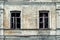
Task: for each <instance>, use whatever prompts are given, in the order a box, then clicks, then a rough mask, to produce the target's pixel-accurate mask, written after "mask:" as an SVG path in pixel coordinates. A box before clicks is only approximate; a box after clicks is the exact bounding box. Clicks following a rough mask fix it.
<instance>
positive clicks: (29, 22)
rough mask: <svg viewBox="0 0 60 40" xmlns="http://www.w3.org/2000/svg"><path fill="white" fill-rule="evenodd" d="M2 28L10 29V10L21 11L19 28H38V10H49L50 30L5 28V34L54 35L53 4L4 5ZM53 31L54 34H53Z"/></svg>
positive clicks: (54, 17) (54, 16)
mask: <svg viewBox="0 0 60 40" xmlns="http://www.w3.org/2000/svg"><path fill="white" fill-rule="evenodd" d="M4 9H5V14H4V17H5V19H4V28H5V29H10V15H11V13H10V11H12V10H19V11H21V29H39V10H49V28H50V29H52V30H31V31H30V30H25V31H23V30H21V32H17V31H20V30H13V32H12V30H5V35H18V34H20V35H37V34H38V35H43V34H44V35H54V34H55V31H53V30H54V29H56V20H55V19H56V14H55V6H54V5H47V4H44V5H38V6H36V5H5V7H4ZM53 33H54V34H53Z"/></svg>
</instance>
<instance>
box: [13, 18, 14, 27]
mask: <svg viewBox="0 0 60 40" xmlns="http://www.w3.org/2000/svg"><path fill="white" fill-rule="evenodd" d="M13 28H14V17H13Z"/></svg>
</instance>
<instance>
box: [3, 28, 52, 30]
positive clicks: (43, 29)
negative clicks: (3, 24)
mask: <svg viewBox="0 0 60 40" xmlns="http://www.w3.org/2000/svg"><path fill="white" fill-rule="evenodd" d="M4 30H51V29H49V28H47V29H4Z"/></svg>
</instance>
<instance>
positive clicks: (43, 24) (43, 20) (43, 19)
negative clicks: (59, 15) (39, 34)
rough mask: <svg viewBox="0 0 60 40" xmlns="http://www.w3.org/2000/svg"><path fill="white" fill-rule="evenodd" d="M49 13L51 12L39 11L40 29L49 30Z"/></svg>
mask: <svg viewBox="0 0 60 40" xmlns="http://www.w3.org/2000/svg"><path fill="white" fill-rule="evenodd" d="M48 12H49V11H45V10H44V11H39V28H42V29H45V28H48Z"/></svg>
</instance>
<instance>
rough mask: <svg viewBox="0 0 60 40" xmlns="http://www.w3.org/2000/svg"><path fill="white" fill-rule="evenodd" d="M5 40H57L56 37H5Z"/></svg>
mask: <svg viewBox="0 0 60 40" xmlns="http://www.w3.org/2000/svg"><path fill="white" fill-rule="evenodd" d="M4 38H5V39H4V40H57V38H56V36H25V37H18V36H5V37H4Z"/></svg>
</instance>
